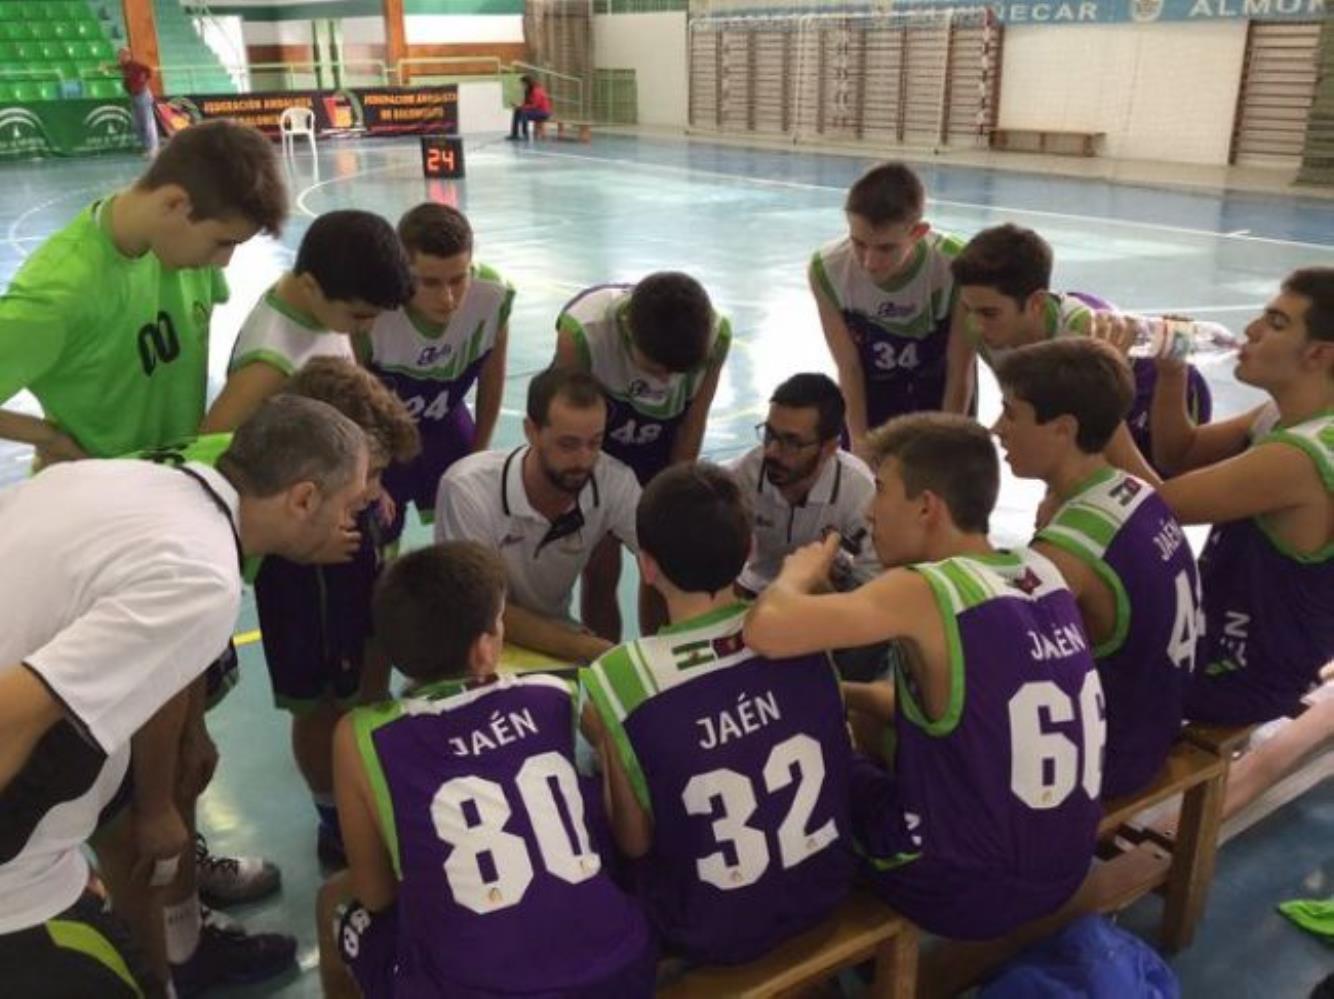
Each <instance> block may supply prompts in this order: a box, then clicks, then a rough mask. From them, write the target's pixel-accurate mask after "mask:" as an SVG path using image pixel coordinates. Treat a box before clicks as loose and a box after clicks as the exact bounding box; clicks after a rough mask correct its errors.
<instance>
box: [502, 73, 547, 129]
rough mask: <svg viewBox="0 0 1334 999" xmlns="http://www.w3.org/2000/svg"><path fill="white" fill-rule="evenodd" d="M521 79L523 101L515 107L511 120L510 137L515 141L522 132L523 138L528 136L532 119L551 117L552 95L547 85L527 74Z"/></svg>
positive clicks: (543, 119)
mask: <svg viewBox="0 0 1334 999" xmlns="http://www.w3.org/2000/svg"><path fill="white" fill-rule="evenodd" d="M519 79H520V80H522V81H523V103H522V104H520V105H519V106H518V107H516V108H515V109H514V117H513V119H512V120H511V122H510V135H509V137H510V140H511V141H514V142H517V141H518V140H519V138H520V136H519V133H520V132H522V133H523V136H522V137H523V138H525V139H526V138H528V123H529V122H530V121H546V120H547V119H549V118H550V117H551V95H550V94H548V93H547V89H546V87H544V86H542V84H540V83H538V82H537V80H536V79H534V78H533V77H531V76H529V75H527V74H524V75H523V76H521V77H519Z"/></svg>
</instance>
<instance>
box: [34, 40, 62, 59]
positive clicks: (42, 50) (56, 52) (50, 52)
mask: <svg viewBox="0 0 1334 999" xmlns="http://www.w3.org/2000/svg"><path fill="white" fill-rule="evenodd" d="M33 48H35V49H36V50H37V58H38V59H41V60H42V61H43V62H55V61H56V60H58V59H64V58H65V46H63V45H61V44H59V43H57V42H33Z"/></svg>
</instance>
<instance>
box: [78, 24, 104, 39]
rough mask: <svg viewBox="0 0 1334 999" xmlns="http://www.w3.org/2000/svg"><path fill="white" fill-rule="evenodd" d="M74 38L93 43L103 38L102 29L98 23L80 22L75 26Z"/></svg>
mask: <svg viewBox="0 0 1334 999" xmlns="http://www.w3.org/2000/svg"><path fill="white" fill-rule="evenodd" d="M74 37H75V38H83V39H86V40H87V41H93V40H95V39H98V38H101V37H102V29H101V28H99V27H98V26H97V22H96V21H79V22H77V23H76V24H75V25H74Z"/></svg>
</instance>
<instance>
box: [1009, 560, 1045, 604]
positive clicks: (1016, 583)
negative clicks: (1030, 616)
mask: <svg viewBox="0 0 1334 999" xmlns="http://www.w3.org/2000/svg"><path fill="white" fill-rule="evenodd" d="M1010 585H1011V586H1013V587H1014V588H1015V589H1016V590H1019V591H1020V592H1022V593H1023V594H1024V596H1026V597H1031V596H1032V595H1033V594H1034V593H1036V592H1037V590H1038V587H1040V586H1041V585H1042V580H1041V579H1040V578H1039V577H1038V574H1037V573H1036V572H1034V571H1033V570H1032V569H1030V568H1028V567H1027V566H1025V567H1024V573H1023V575H1022V576H1015V577H1014V578H1013V579H1011V580H1010Z"/></svg>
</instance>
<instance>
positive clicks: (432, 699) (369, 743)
mask: <svg viewBox="0 0 1334 999" xmlns="http://www.w3.org/2000/svg"><path fill="white" fill-rule="evenodd" d="M471 684H472V681H471V680H470V679H468V678H459V679H452V680H439V681H437V682H435V683H429V684H426V685H425V686H422V687H419V688H418V689H417V690H415V691H413V693H412V694H411V695H410V696H408V697H404V698H401V699H399V700H396V701H384V702H382V703H380V704H371V705H367V706H364V707H360V708H355V709H354V710H353V711H352V712H351V718H352V731H353V734H354V736H355V738H356V742H357V752H358V755H359V756H360V757H361V763H362V766H364V767H365V768H366V777H367V780H368V781H369V782H370V786H371V794H372V795H373V796H374V798H375V813H376V815H377V817H378V818H379V820H380V832H381V833H382V834H383V836H384V841H385V846H387V847H388V848H389V856H390V859H391V860H392V861H393V864H394V876H395V877H397V878H398V879H399V880H400V881H401V880H402V879H403V868H402V865H401V863H400V860H399V848H398V824H397V822H396V821H395V820H394V799H393V797H392V796H391V795H390V793H389V781H388V780H387V779H386V778H385V775H384V767H383V766H382V765H381V763H380V756H379V754H378V753H377V752H376V751H375V738H374V736H375V733H376V731H377V730H378V729H381V728H383V727H384V726H386V725H388V724H390V723H392V722H395V721H398V720H399V719H400V718H405V717H409V716H412V715H443V714H448V713H449V712H451V711H457V710H458V709H459V708H463V707H467V706H468V705H470V704H474V703H476V702H477V701H479V700H481V699H482V698H485V697H490V696H492V695H494V694H498V693H501V692H504V691H510V690H513V689H514V688H515V687H551V688H554V689H557V690H561V691H563V692H564V693H566V694H568V695H569V696H570V698H571V701H572V702H573V703H572V707H571V711H570V716H571V719H572V725H571V731H570V747H571V750H572V751H573V748H574V740H575V738H576V737H577V736H578V731H579V712H578V710H577V708H578V704H579V689H578V687H577V686H576V685H575V684H574V683H572V682H570V681H568V680H562V679H561V678H560V677H556V676H549V675H547V674H543V673H530V674H527V675H524V676H515V675H512V674H501V675H499V676H498V677H497V678H496V679H495V681H494V682H492V683H488V684H486V686H482V687H477V686H470V685H471Z"/></svg>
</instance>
